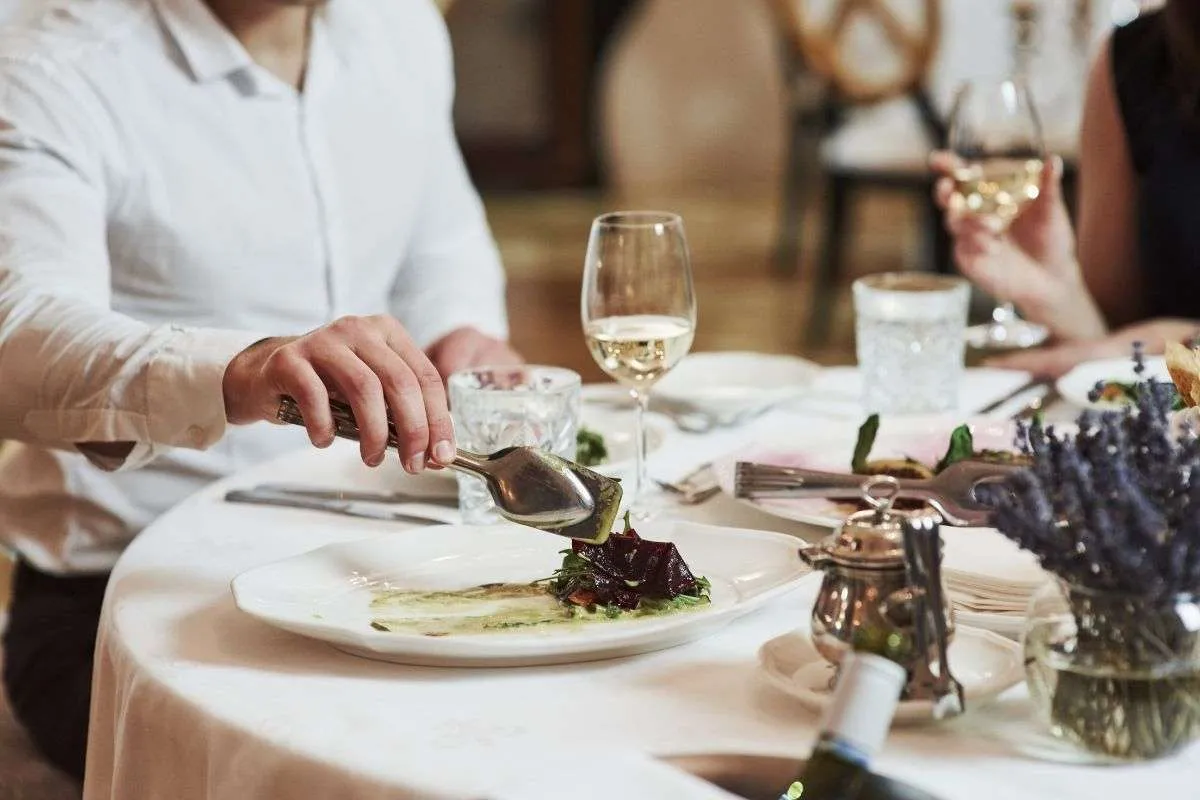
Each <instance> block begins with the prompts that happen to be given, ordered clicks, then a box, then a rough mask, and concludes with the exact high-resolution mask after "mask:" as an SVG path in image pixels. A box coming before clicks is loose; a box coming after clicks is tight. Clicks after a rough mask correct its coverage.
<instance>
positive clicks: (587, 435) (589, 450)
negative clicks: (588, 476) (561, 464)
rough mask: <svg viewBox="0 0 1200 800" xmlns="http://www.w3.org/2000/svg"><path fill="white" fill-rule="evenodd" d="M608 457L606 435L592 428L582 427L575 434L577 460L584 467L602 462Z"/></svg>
mask: <svg viewBox="0 0 1200 800" xmlns="http://www.w3.org/2000/svg"><path fill="white" fill-rule="evenodd" d="M607 458H608V446H607V445H606V444H605V443H604V437H603V436H601V435H600V434H599V433H596V431H594V430H591V429H590V428H580V429H579V432H578V433H576V434H575V462H576V463H577V464H580V465H581V466H584V467H594V466H596V465H597V464H602V463H604V461H605V460H606V459H607Z"/></svg>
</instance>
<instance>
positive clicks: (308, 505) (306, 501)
mask: <svg viewBox="0 0 1200 800" xmlns="http://www.w3.org/2000/svg"><path fill="white" fill-rule="evenodd" d="M225 501H226V502H228V503H249V504H252V505H261V506H277V507H280V508H299V509H305V510H308V511H324V512H327V513H330V514H340V515H342V516H345V517H359V518H361V519H377V520H384V521H386V522H414V523H419V524H423V525H427V524H429V523H431V522H433V523H441V524H444V523H445V522H446V520H445V519H443V518H441V517H438V516H435V515H433V514H422V513H420V512H419V511H411V510H407V511H400V510H398V509H395V508H385V507H382V506H380V505H378V504H371V503H364V502H357V501H348V500H332V499H322V498H317V497H303V496H299V495H294V494H286V493H282V492H272V491H266V490H263V489H260V488H255V489H231V490H230V491H228V492H226V493H225Z"/></svg>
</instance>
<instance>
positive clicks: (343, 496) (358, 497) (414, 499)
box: [253, 483, 458, 508]
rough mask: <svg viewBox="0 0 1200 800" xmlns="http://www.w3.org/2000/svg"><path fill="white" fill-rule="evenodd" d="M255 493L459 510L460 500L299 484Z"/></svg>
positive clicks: (261, 488) (275, 485)
mask: <svg viewBox="0 0 1200 800" xmlns="http://www.w3.org/2000/svg"><path fill="white" fill-rule="evenodd" d="M253 491H261V492H267V493H270V494H283V495H288V496H290V497H307V498H312V499H315V500H345V501H348V502H361V503H391V504H396V503H425V504H427V505H434V506H446V507H447V508H458V498H457V497H450V496H446V495H423V494H413V493H411V492H363V491H356V490H353V489H322V488H319V487H316V486H305V485H303V484H298V483H260V484H258V485H257V486H255V487H254V488H253Z"/></svg>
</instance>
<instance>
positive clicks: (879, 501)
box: [821, 475, 904, 568]
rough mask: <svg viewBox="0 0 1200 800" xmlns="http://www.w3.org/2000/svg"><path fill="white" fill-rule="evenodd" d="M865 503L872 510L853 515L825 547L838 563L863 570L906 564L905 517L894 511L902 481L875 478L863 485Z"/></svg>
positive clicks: (825, 542)
mask: <svg viewBox="0 0 1200 800" xmlns="http://www.w3.org/2000/svg"><path fill="white" fill-rule="evenodd" d="M862 492H863V500H865V501H866V502H867V504H868V505H870V506H871V508H869V509H867V510H865V511H858V512H856V513H854V514H851V515H850V516H849V517H847V518H846V521H845V522H844V523H842V526H841V527H840V528H838V530H837V532H836V533H834V534H833V535H831V536H830V537H829V538H827V539H826V540H825V541H824V542H823V543H822V545H821V547H822V549H823V550H824V551H825V553H826V554H827V555H828V556H829V558H830V559H832V560H833V561H834V562H835V563H838V564H843V565H846V566H853V567H860V568H872V567H875V568H882V567H898V566H902V565H903V564H904V530H903V526H902V522H903V520H904V515H903V514H902V513H901V512H898V511H895V510H894V509H893V508H892V503H893V502H894V500H895V498H896V495H897V494H898V493H899V492H900V482H899V481H897V480H896V479H895V478H893V477H892V476H890V475H873V476H871V477H870V478H867V479H866V480H865V481H864V482H863V486H862Z"/></svg>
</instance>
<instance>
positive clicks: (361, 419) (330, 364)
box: [310, 343, 388, 467]
mask: <svg viewBox="0 0 1200 800" xmlns="http://www.w3.org/2000/svg"><path fill="white" fill-rule="evenodd" d="M310 360H311V361H312V364H313V367H314V368H315V369H316V371H317V373H318V374H319V375H321V376H322V377H324V378H325V379H326V380H328V381H329V382H330V383H332V384H333V385H334V387H335V388H336V389H337V391H338V394H340V395H341V396H342V397H343V398H345V400H346V402H348V403H349V404H350V407H351V408H352V409H353V411H354V420H355V422H356V423H358V439H359V452H360V453H361V455H362V460H363V463H365V464H367V465H368V466H372V467H374V466H378V465H379V464H380V463H382V462H383V458H384V453H385V451H386V449H387V440H388V424H387V423H388V420H387V405H386V403H385V401H384V397H383V387H382V385H381V384H380V382H379V378H378V376H376V374H375V372H374V371H373V370H372V369H371V368H370V367H368V366H367V365H366V364H365V363H363V361H362V359H360V358H359V357H358V356H357V355H356V354H355V353H354V351H353V350H351V349H350V348H349V347H348V346H346V345H345V344H341V343H338V344H333V345H331V346H326V347H322V348H320V349H318V350H316V352H314V353H313V354H312V356H311V359H310Z"/></svg>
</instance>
